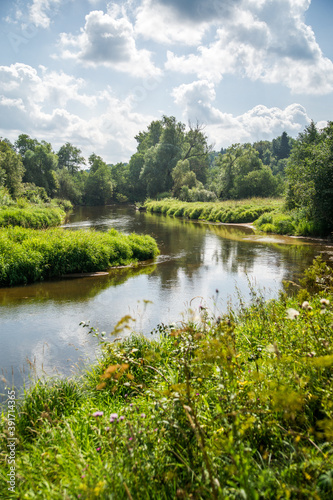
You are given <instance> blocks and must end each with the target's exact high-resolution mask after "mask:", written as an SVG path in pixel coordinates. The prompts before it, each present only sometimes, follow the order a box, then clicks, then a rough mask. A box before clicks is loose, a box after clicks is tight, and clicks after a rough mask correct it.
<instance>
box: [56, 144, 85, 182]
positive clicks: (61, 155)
mask: <svg viewBox="0 0 333 500" xmlns="http://www.w3.org/2000/svg"><path fill="white" fill-rule="evenodd" d="M57 156H58V167H59V168H60V169H63V168H65V169H67V171H68V172H69V173H70V174H71V175H74V174H75V173H77V172H78V170H79V169H80V167H81V166H82V165H84V164H85V159H84V158H83V156H81V150H80V149H79V148H76V147H75V146H73V145H72V144H70V143H69V142H66V144H64V145H63V146H61V148H60V149H59V151H58V153H57Z"/></svg>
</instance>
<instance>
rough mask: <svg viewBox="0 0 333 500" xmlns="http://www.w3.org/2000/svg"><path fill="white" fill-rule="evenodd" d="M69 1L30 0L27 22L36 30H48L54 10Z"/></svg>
mask: <svg viewBox="0 0 333 500" xmlns="http://www.w3.org/2000/svg"><path fill="white" fill-rule="evenodd" d="M68 1H71V0H32V3H31V4H29V5H28V12H29V21H30V22H31V23H33V24H34V25H35V26H36V27H37V28H44V29H46V28H48V27H49V26H50V23H51V19H52V16H53V15H54V9H57V7H58V6H60V5H61V4H63V3H67V2H68Z"/></svg>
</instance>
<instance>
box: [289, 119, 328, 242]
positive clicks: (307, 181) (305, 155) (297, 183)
mask: <svg viewBox="0 0 333 500" xmlns="http://www.w3.org/2000/svg"><path fill="white" fill-rule="evenodd" d="M286 172H287V179H288V189H287V204H288V207H289V208H296V209H301V210H302V211H303V213H304V214H305V216H306V218H307V219H308V220H310V221H311V220H312V221H314V222H315V224H316V228H317V230H318V231H320V232H322V233H327V232H329V231H332V229H333V122H329V123H328V125H327V127H325V128H324V129H323V130H322V131H318V130H317V128H316V126H315V124H314V123H313V122H312V123H311V124H310V125H309V126H308V127H306V129H305V131H304V132H303V133H301V134H299V136H298V139H297V141H296V144H295V145H294V147H293V149H292V152H291V155H290V158H289V161H288V165H287V170H286Z"/></svg>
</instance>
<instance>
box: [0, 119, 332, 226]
mask: <svg viewBox="0 0 333 500" xmlns="http://www.w3.org/2000/svg"><path fill="white" fill-rule="evenodd" d="M135 139H136V141H137V149H136V152H135V153H134V154H133V155H132V156H131V158H130V159H129V162H128V163H117V164H115V165H108V164H107V163H106V162H105V161H104V160H103V158H101V157H100V156H98V155H96V154H95V153H92V154H91V155H90V157H89V158H88V161H87V162H86V160H85V158H84V157H83V156H82V153H81V150H80V149H79V148H77V147H75V146H73V145H72V144H70V143H69V142H67V143H66V144H64V145H63V146H61V147H60V149H59V150H58V151H57V152H55V151H54V150H53V148H52V145H51V144H50V143H48V142H46V141H41V142H39V141H37V140H36V139H32V138H30V137H29V136H28V135H26V134H21V135H20V136H19V137H18V139H17V141H16V142H15V143H14V144H11V143H10V141H8V140H7V139H3V140H0V186H3V187H5V188H6V189H7V190H8V192H9V194H10V195H11V196H12V197H13V198H17V197H19V196H25V197H27V198H28V199H31V200H32V201H33V200H34V198H36V197H37V198H38V197H41V198H45V199H46V198H53V197H57V198H62V199H67V200H70V201H71V202H72V203H73V204H74V205H79V204H85V205H105V204H107V203H110V202H137V201H143V200H145V199H147V198H157V199H161V198H164V197H174V198H178V199H180V200H183V201H214V200H217V199H222V200H227V199H243V198H249V197H271V196H280V195H283V194H285V195H286V200H287V204H288V208H289V209H291V210H295V209H297V210H302V211H303V212H304V214H305V216H306V217H310V218H312V220H316V221H317V222H318V224H319V223H320V224H321V225H322V226H323V227H325V228H326V230H327V228H329V227H331V224H332V223H331V222H330V221H332V220H333V214H332V197H333V167H332V165H333V124H332V122H329V123H328V125H327V126H326V127H325V128H324V129H322V130H319V129H317V127H316V125H315V124H314V123H313V122H312V123H311V124H310V125H309V126H308V127H306V129H305V130H304V132H302V133H301V134H299V136H298V138H297V139H293V138H291V137H289V136H288V134H287V133H286V132H283V133H282V135H281V136H279V137H277V138H275V139H273V140H272V141H263V140H262V141H257V142H254V143H253V144H250V143H246V144H234V145H232V146H230V147H228V148H226V149H223V148H222V149H221V150H220V151H219V152H216V151H213V148H212V147H211V146H210V145H209V144H208V140H207V136H206V135H205V132H204V127H203V126H202V125H200V124H199V123H196V124H195V125H193V124H189V126H188V127H186V126H185V125H184V124H183V123H181V122H178V121H177V120H176V118H175V117H168V116H163V117H162V119H161V120H155V121H152V122H151V123H150V125H149V126H148V127H147V129H146V130H145V131H141V132H139V134H138V135H137V136H136V137H135Z"/></svg>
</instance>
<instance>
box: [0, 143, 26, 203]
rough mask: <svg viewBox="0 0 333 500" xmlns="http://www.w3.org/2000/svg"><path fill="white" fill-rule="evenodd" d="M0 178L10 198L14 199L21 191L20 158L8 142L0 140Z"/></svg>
mask: <svg viewBox="0 0 333 500" xmlns="http://www.w3.org/2000/svg"><path fill="white" fill-rule="evenodd" d="M0 171H1V172H2V174H0V177H1V178H2V182H1V181H0V184H1V183H2V184H3V185H5V186H6V187H7V189H8V191H9V193H10V195H11V196H13V197H14V198H16V197H17V196H18V195H19V194H20V193H21V191H22V177H23V174H24V166H23V163H22V160H21V156H20V155H18V154H17V153H16V152H15V150H14V148H13V147H12V146H11V144H10V143H9V141H6V140H0Z"/></svg>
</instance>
